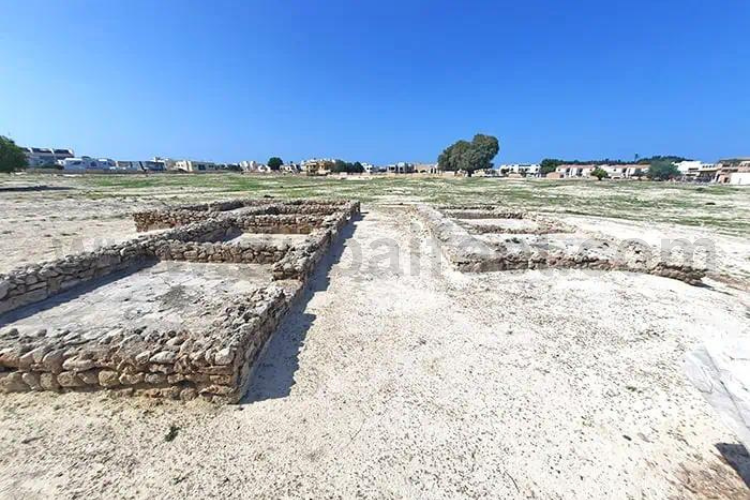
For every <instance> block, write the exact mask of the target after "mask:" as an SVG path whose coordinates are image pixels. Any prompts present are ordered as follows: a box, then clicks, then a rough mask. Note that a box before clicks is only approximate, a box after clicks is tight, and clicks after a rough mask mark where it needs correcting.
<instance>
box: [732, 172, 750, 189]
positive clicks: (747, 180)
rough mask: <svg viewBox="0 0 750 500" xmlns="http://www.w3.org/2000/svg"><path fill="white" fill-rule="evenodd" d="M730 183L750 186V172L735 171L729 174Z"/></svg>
mask: <svg viewBox="0 0 750 500" xmlns="http://www.w3.org/2000/svg"><path fill="white" fill-rule="evenodd" d="M729 184H732V185H734V186H750V172H733V173H731V174H730V175H729Z"/></svg>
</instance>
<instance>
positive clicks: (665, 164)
mask: <svg viewBox="0 0 750 500" xmlns="http://www.w3.org/2000/svg"><path fill="white" fill-rule="evenodd" d="M646 176H647V177H648V178H649V179H651V180H657V181H666V180H669V179H674V178H675V177H679V176H680V169H678V168H677V165H675V164H674V163H672V162H671V161H668V160H657V161H654V162H652V163H651V165H650V166H649V167H648V171H647V172H646Z"/></svg>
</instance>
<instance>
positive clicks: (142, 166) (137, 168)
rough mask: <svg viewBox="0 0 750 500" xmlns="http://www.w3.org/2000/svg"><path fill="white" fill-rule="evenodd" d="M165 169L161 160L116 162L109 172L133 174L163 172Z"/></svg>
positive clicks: (164, 164)
mask: <svg viewBox="0 0 750 500" xmlns="http://www.w3.org/2000/svg"><path fill="white" fill-rule="evenodd" d="M166 169H167V166H166V163H165V162H164V161H162V160H143V161H140V160H136V161H127V160H117V161H116V162H115V166H114V167H113V168H111V169H110V170H122V171H133V172H163V171H165V170H166Z"/></svg>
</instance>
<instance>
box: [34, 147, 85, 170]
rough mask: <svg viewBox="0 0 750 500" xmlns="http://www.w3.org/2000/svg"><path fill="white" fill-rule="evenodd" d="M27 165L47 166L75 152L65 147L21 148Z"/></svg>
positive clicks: (73, 155) (71, 155)
mask: <svg viewBox="0 0 750 500" xmlns="http://www.w3.org/2000/svg"><path fill="white" fill-rule="evenodd" d="M23 152H24V153H25V154H26V161H27V162H28V164H29V167H31V168H36V167H47V166H55V165H59V163H58V162H60V161H62V160H66V159H68V158H74V157H75V153H74V152H73V150H72V149H67V148H33V147H32V148H23Z"/></svg>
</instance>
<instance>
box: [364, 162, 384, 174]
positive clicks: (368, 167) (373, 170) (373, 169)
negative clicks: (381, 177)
mask: <svg viewBox="0 0 750 500" xmlns="http://www.w3.org/2000/svg"><path fill="white" fill-rule="evenodd" d="M362 168H364V169H365V173H366V174H377V173H378V172H382V169H381V168H380V167H378V166H377V165H373V164H372V163H363V164H362Z"/></svg>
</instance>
